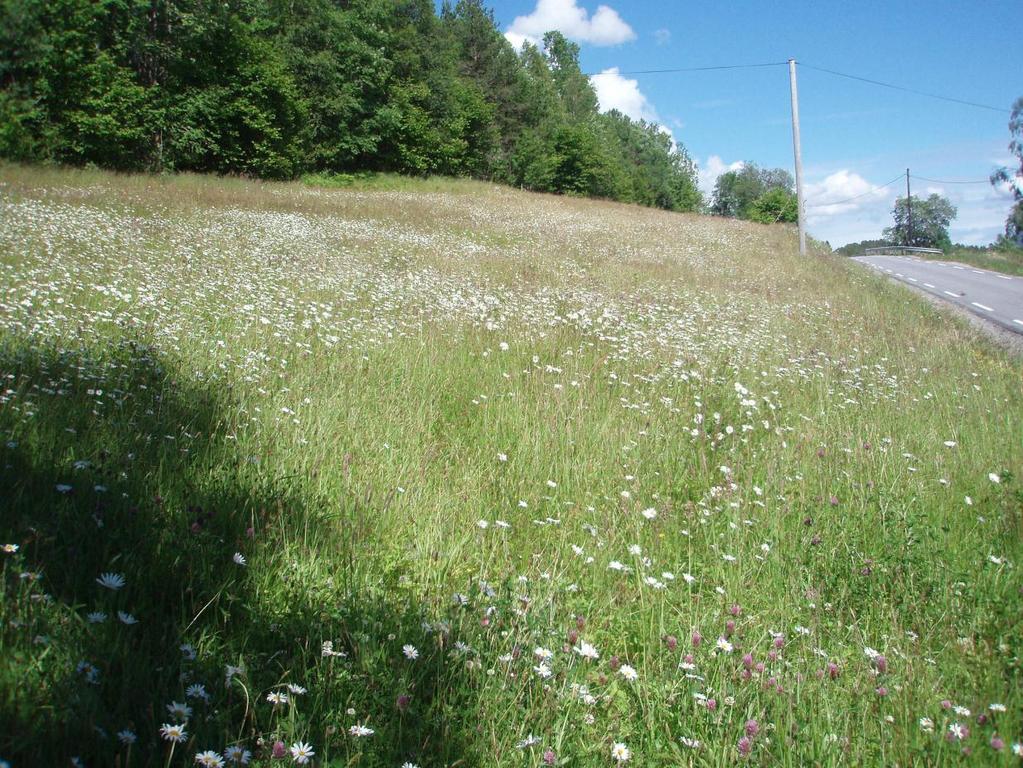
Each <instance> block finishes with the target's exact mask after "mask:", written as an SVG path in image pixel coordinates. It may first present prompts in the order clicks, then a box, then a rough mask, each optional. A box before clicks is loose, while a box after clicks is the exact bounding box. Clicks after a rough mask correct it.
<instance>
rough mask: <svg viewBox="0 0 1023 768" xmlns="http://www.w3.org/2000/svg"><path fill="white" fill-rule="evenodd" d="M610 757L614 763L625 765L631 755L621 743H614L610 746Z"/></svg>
mask: <svg viewBox="0 0 1023 768" xmlns="http://www.w3.org/2000/svg"><path fill="white" fill-rule="evenodd" d="M611 757H612V758H614V760H615V762H618V763H625V762H628V760H629V758H631V757H632V753H631V752H630V751H629V748H628V747H627V746H625V745H624V744H623V743H622V742H620V741H616V742H615V743H614V744H613V745H612V746H611Z"/></svg>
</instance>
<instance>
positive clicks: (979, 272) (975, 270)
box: [970, 269, 984, 275]
mask: <svg viewBox="0 0 1023 768" xmlns="http://www.w3.org/2000/svg"><path fill="white" fill-rule="evenodd" d="M970 271H971V272H972V273H973V274H975V275H983V274H984V273H983V272H981V271H980V270H979V269H971V270H970Z"/></svg>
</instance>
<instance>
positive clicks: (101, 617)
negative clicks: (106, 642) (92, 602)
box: [85, 611, 107, 624]
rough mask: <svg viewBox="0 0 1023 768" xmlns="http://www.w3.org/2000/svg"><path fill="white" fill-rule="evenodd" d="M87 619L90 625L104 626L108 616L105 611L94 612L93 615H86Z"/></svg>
mask: <svg viewBox="0 0 1023 768" xmlns="http://www.w3.org/2000/svg"><path fill="white" fill-rule="evenodd" d="M85 619H86V621H88V622H89V623H90V624H102V623H103V622H104V621H106V620H107V615H106V614H105V613H103V611H93V612H92V613H87V614H85Z"/></svg>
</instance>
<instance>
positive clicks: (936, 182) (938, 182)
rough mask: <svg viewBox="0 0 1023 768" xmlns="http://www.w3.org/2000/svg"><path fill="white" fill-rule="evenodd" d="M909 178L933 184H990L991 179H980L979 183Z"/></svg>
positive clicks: (923, 177)
mask: <svg viewBox="0 0 1023 768" xmlns="http://www.w3.org/2000/svg"><path fill="white" fill-rule="evenodd" d="M911 178H914V179H916V180H917V181H929V182H931V183H933V184H990V183H991V179H982V180H980V181H946V180H944V179H928V178H927V177H926V176H917V175H915V174H914V175H911Z"/></svg>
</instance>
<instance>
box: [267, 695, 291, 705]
mask: <svg viewBox="0 0 1023 768" xmlns="http://www.w3.org/2000/svg"><path fill="white" fill-rule="evenodd" d="M266 700H267V701H269V702H270V703H271V704H273V705H274V706H275V707H279V706H281V705H282V704H287V703H288V694H286V693H284V692H283V691H271V692H270V693H268V694H267V695H266Z"/></svg>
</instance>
